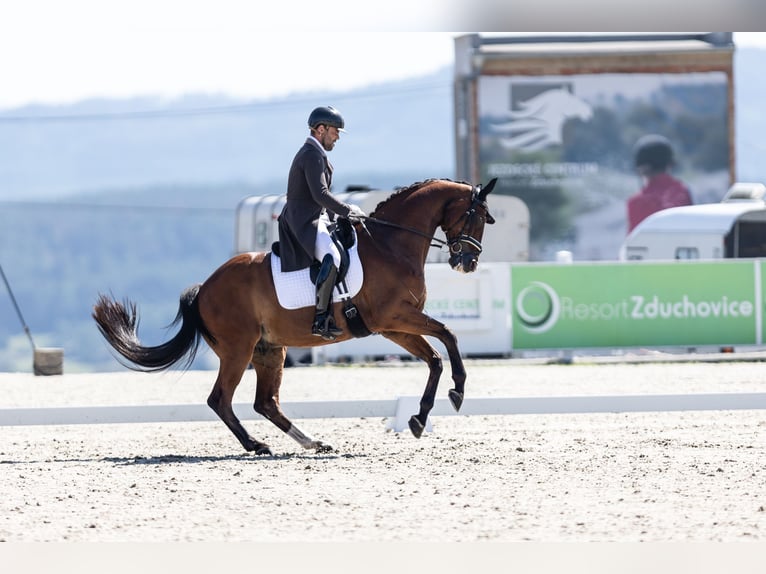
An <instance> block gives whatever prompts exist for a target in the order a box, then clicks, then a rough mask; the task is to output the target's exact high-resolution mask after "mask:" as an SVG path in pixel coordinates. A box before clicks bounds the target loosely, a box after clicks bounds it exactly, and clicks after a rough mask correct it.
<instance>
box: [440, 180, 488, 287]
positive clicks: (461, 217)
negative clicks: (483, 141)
mask: <svg viewBox="0 0 766 574" xmlns="http://www.w3.org/2000/svg"><path fill="white" fill-rule="evenodd" d="M496 182H497V178H495V179H493V180H491V181H490V182H489V183H488V184H487V185H486V186H485V187H482V186H481V185H478V186H476V187H474V188H472V189H471V190H470V195H466V197H464V198H461V199H459V200H456V201H453V202H451V204H450V205H449V206H448V207H447V213H446V214H445V218H444V224H443V225H442V229H443V230H444V233H445V235H446V236H447V245H448V246H449V252H450V258H449V264H450V266H451V267H452V268H453V269H455V270H456V271H460V272H461V273H471V272H473V271H476V267H477V266H478V265H479V255H480V254H481V238H482V237H483V235H484V226H485V225H486V224H490V225H491V224H493V223H495V219H494V217H492V216H491V215H490V213H489V208H488V207H487V196H488V195H489V192H490V191H492V188H494V187H495V183H496Z"/></svg>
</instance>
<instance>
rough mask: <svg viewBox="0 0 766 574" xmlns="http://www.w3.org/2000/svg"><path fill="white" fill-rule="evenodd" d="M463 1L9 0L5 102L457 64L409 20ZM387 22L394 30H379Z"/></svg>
mask: <svg viewBox="0 0 766 574" xmlns="http://www.w3.org/2000/svg"><path fill="white" fill-rule="evenodd" d="M459 2H460V0H425V1H424V0H420V1H412V0H410V1H409V2H402V1H400V0H388V2H387V3H386V4H385V8H384V9H378V10H376V11H375V13H374V14H373V16H374V17H373V18H372V19H371V18H370V17H369V16H365V15H364V13H363V9H365V7H367V8H369V7H370V6H372V5H368V4H367V3H366V2H361V1H358V0H356V1H354V2H337V1H335V2H327V0H326V1H325V3H322V4H320V3H316V2H304V1H303V0H301V1H299V2H295V1H291V0H281V1H280V2H275V1H270V0H269V1H268V2H263V1H261V0H215V2H209V1H208V0H130V1H129V2H123V1H122V0H67V1H61V2H58V1H55V0H25V1H23V2H6V3H3V7H2V8H0V78H1V79H2V84H1V85H0V110H4V109H13V108H16V107H21V106H24V105H28V104H67V103H73V102H77V101H81V100H83V99H88V98H102V97H103V98H127V97H132V96H159V97H163V98H168V99H172V98H176V97H180V96H182V95H184V94H189V93H195V94H216V95H218V94H221V95H228V96H231V97H235V98H243V99H244V98H247V99H252V98H272V97H281V96H285V95H287V94H291V93H305V92H310V91H319V90H322V91H324V90H332V91H335V90H339V91H344V90H348V89H353V88H359V87H362V86H366V85H370V84H375V83H379V82H387V81H392V80H401V79H407V78H415V77H419V76H423V75H426V74H428V73H430V72H434V71H436V70H439V69H442V68H444V67H445V66H448V65H451V64H452V63H453V61H454V37H455V36H457V35H460V34H461V32H438V31H435V32H428V31H425V32H424V31H416V30H409V29H407V26H406V25H403V24H402V22H404V23H407V22H409V23H410V24H411V27H412V28H417V27H418V25H419V24H420V25H421V27H424V26H422V25H423V24H426V25H428V24H430V23H432V22H434V20H433V18H431V16H430V14H433V13H439V11H440V10H442V11H443V10H444V8H445V6H446V7H450V6H453V7H454V6H455V5H457V4H456V3H459ZM338 5H342V6H341V7H342V8H344V11H342V12H337V11H336V9H337V8H338ZM403 5H406V10H407V17H406V18H403V17H402V9H403V8H404V7H405V6H403ZM211 6H215V8H214V9H213V8H211ZM265 12H268V13H267V14H265ZM339 13H340V14H342V16H339V15H338V14H339ZM286 23H289V25H288V24H286ZM436 23H438V21H437V22H436ZM387 25H388V27H389V28H390V29H394V30H396V31H393V32H389V31H380V30H378V28H384V27H386V26H387ZM425 27H427V26H425ZM735 43H737V45H739V46H760V47H764V48H766V33H760V32H748V33H736V34H735Z"/></svg>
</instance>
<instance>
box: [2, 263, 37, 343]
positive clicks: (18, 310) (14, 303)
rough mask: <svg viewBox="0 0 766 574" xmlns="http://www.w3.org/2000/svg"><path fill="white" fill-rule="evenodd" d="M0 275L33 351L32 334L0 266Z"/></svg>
mask: <svg viewBox="0 0 766 574" xmlns="http://www.w3.org/2000/svg"><path fill="white" fill-rule="evenodd" d="M0 275H2V277H3V282H4V283H5V286H6V287H7V288H8V294H9V295H10V296H11V302H12V303H13V306H14V307H15V308H16V314H17V315H18V316H19V320H20V321H21V326H22V327H24V332H25V333H26V334H27V337H28V338H29V342H30V343H31V345H32V351H34V350H35V348H36V347H35V342H34V341H33V340H32V333H31V332H30V331H29V327H27V324H26V322H24V316H23V315H22V314H21V309H19V305H18V303H16V297H14V296H13V290H11V284H10V283H8V279H7V278H6V276H5V272H4V271H3V266H2V265H0Z"/></svg>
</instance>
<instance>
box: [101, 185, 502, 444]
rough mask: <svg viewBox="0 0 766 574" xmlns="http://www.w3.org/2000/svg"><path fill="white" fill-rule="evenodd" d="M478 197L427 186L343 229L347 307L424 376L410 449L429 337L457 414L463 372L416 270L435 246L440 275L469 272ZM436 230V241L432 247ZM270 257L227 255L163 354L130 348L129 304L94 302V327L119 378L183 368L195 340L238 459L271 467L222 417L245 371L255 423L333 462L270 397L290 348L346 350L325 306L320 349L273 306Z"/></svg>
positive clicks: (133, 339)
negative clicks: (212, 369)
mask: <svg viewBox="0 0 766 574" xmlns="http://www.w3.org/2000/svg"><path fill="white" fill-rule="evenodd" d="M495 181H496V180H495V179H493V180H492V181H490V182H489V183H488V184H487V185H486V186H485V187H482V186H480V185H479V186H473V185H471V184H468V183H463V182H456V181H452V180H449V179H430V180H426V181H422V182H418V183H415V184H413V185H411V186H409V187H406V188H403V189H400V190H398V191H395V192H394V193H392V194H391V195H390V196H389V197H388V198H387V199H385V200H384V201H382V202H381V203H379V204H378V205H377V207H376V208H375V210H374V211H373V212H372V213H370V215H369V216H367V217H364V218H362V219H359V220H356V221H354V222H353V226H354V228H355V230H356V232H357V233H356V237H357V242H358V244H357V245H358V252H359V258H360V260H361V263H362V269H363V274H364V283H363V285H362V287H361V289H360V291H359V292H358V293H357V294H356V295H355V296H354V297H353V299H352V302H353V303H354V304H355V305H356V307H357V310H358V313H359V315H360V316H361V317H362V318H363V320H364V324H365V325H366V326H367V328H368V330H369V331H370V332H371V333H377V334H380V335H382V336H383V337H385V338H387V339H390V340H391V341H393V342H394V343H396V344H397V345H399V346H401V347H402V348H403V349H405V350H406V351H408V352H409V353H411V354H412V355H414V356H415V357H418V358H419V359H421V360H423V361H424V362H425V363H426V364H427V365H428V371H429V373H428V382H427V383H426V387H425V391H424V393H423V395H422V398H421V400H420V410H419V412H418V413H417V414H415V415H413V416H412V418H411V419H410V421H409V427H410V430H411V431H412V433H413V435H414V436H415V437H417V438H420V436H421V435H422V433H423V430H424V429H425V426H426V421H427V418H428V414H429V412H430V411H431V409H432V408H433V405H434V401H435V397H436V390H437V386H438V384H439V378H440V377H441V374H442V369H443V367H442V358H441V355H440V354H439V352H438V351H436V349H434V348H433V347H432V346H431V344H430V343H429V342H428V341H427V340H426V339H425V337H426V336H429V337H435V338H436V339H438V340H439V341H441V342H442V344H443V345H444V346H445V347H446V349H447V353H448V354H449V360H450V366H451V370H452V379H453V380H454V383H455V387H454V389H451V390H450V391H449V393H448V396H449V400H450V402H451V403H452V406H453V407H454V408H455V410H459V409H460V407H461V405H462V403H463V396H464V389H465V380H466V372H465V368H464V366H463V361H462V358H461V356H460V351H459V349H458V344H457V338H456V337H455V335H454V334H453V333H452V332H451V331H450V330H449V329H448V328H447V327H446V326H445V325H444V324H442V323H441V322H439V321H437V320H435V319H433V318H432V317H429V316H428V315H426V314H425V313H424V312H423V308H424V305H425V301H426V282H425V262H426V256H427V253H428V249H429V248H430V247H431V246H433V244H434V242H437V243H440V244H441V245H442V246H448V247H449V251H450V259H449V263H450V266H451V267H452V268H453V269H455V270H456V271H458V272H462V273H470V272H472V271H475V270H476V267H477V265H478V259H479V254H480V253H481V239H482V236H483V233H484V226H485V224H491V223H494V218H493V217H492V216H491V215H490V213H489V210H488V206H487V201H486V200H487V195H488V194H489V193H490V191H492V188H493V187H494V185H495ZM439 227H440V228H441V229H442V230H443V231H444V234H445V236H446V241H444V240H440V239H436V238H435V237H434V232H435V231H436V229H437V228H439ZM271 255H272V252H271V251H268V252H257V253H256V252H251V253H242V254H239V255H235V256H234V257H232V258H231V259H229V260H228V261H227V262H225V263H224V264H223V265H221V266H220V267H219V268H218V269H217V270H215V271H214V272H213V274H212V275H210V277H208V278H207V280H205V282H204V283H201V284H198V285H194V286H192V287H189V288H187V289H186V290H185V291H184V292H183V293H182V294H181V297H180V303H179V309H178V314H177V315H176V318H175V321H174V322H173V325H177V324H178V323H179V322H180V328H179V330H178V332H177V333H176V334H175V335H174V336H173V337H172V338H171V339H170V340H169V341H167V342H165V343H163V344H160V345H157V346H144V345H142V344H141V342H140V340H139V338H138V332H137V330H138V322H139V321H138V316H137V310H136V304H135V303H132V302H131V301H130V300H128V299H125V300H124V301H123V302H118V301H116V300H114V299H113V298H110V297H108V296H106V295H103V294H100V295H99V297H98V300H97V302H96V304H95V306H94V308H93V318H94V320H95V321H96V323H97V325H98V328H99V330H100V332H101V334H102V335H103V336H104V337H105V338H106V340H107V342H108V343H109V344H110V345H111V347H112V348H113V349H114V350H115V351H116V352H117V353H118V355H119V356H117V357H116V358H117V360H118V361H120V363H122V364H123V365H124V366H126V367H128V368H131V369H134V370H137V371H144V372H151V371H162V370H165V369H168V368H170V367H171V366H173V365H176V364H178V363H183V364H184V366H185V368H188V367H189V366H190V365H191V363H192V361H193V360H194V357H195V354H196V352H197V349H198V347H199V345H200V342H201V340H204V341H205V342H206V343H207V344H208V346H210V348H211V349H212V350H213V351H214V352H215V354H216V355H217V356H218V359H219V361H220V364H219V369H218V377H217V378H216V381H215V384H214V386H213V389H212V391H211V393H210V396H209V397H208V399H207V404H208V406H210V408H212V409H213V411H215V413H216V414H217V415H218V416H219V417H220V418H221V420H222V421H223V422H224V423H225V424H226V426H227V427H228V428H229V429H230V430H231V432H232V433H233V434H234V436H236V437H237V439H238V440H239V442H240V443H241V444H242V446H243V447H244V448H245V450H246V451H248V452H254V453H255V454H259V455H264V454H265V455H271V454H272V453H271V449H270V448H269V446H268V444H266V443H264V442H261V441H259V440H256V439H254V438H253V437H251V436H250V435H249V434H248V432H247V430H245V428H244V427H243V426H242V423H241V422H240V420H239V419H238V418H237V416H236V415H235V413H234V410H233V409H232V398H233V396H234V391H235V389H236V388H237V385H239V383H240V380H241V379H242V376H243V375H244V373H245V371H246V370H247V368H248V366H249V365H252V367H253V369H254V370H255V374H256V377H257V379H256V380H257V382H256V390H255V402H254V405H253V408H254V409H255V412H257V413H258V414H259V415H261V416H263V417H264V418H266V419H267V420H269V421H271V422H272V423H273V424H274V425H275V426H276V427H277V428H279V429H280V430H281V431H283V432H284V433H286V434H287V435H288V436H290V437H291V438H293V439H294V440H295V441H297V442H298V443H299V444H300V445H301V446H302V447H303V448H305V449H315V451H316V452H329V451H333V450H334V449H333V447H331V446H330V445H328V444H326V443H324V442H322V441H320V440H315V439H313V438H311V437H310V436H308V435H306V434H304V433H303V432H301V430H299V429H298V427H296V426H295V425H294V424H293V423H292V422H291V421H290V420H289V419H288V418H287V417H286V416H285V414H284V413H283V412H282V409H281V408H280V405H279V388H280V385H281V383H282V373H283V369H284V362H285V357H286V352H287V347H288V346H294V347H313V346H318V345H324V344H330V343H332V342H341V341H344V340H348V339H350V338H352V335H351V334H350V331H349V324H348V322H347V318H346V316H345V314H344V313H343V312H339V311H341V309H340V308H339V306H340V303H338V302H336V303H334V304H333V307H334V314H335V318H336V321H337V324H338V326H339V327H340V328H341V329H343V334H342V335H341V336H339V337H338V339H337V340H336V341H332V342H328V341H325V340H324V339H321V338H319V337H316V336H313V335H312V334H311V324H312V321H313V318H314V307H313V306H312V307H301V308H298V309H291V310H288V309H285V308H283V307H281V306H280V304H279V301H278V298H277V293H276V290H275V287H274V280H273V276H272V270H271V265H270V257H271Z"/></svg>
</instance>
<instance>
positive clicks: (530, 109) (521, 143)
mask: <svg viewBox="0 0 766 574" xmlns="http://www.w3.org/2000/svg"><path fill="white" fill-rule="evenodd" d="M518 106H519V109H518V110H513V111H511V112H510V114H509V118H510V121H507V122H503V123H501V124H494V125H492V126H491V128H492V129H493V130H494V131H496V132H499V133H505V134H508V135H507V137H503V138H502V139H501V140H500V143H501V144H502V145H503V146H504V147H506V148H508V149H519V150H523V151H538V150H541V149H543V148H546V147H548V146H551V145H556V144H560V143H562V141H563V140H562V131H563V128H564V122H566V121H567V120H568V119H570V118H577V119H580V120H584V121H587V120H589V119H590V118H591V117H593V110H592V108H591V107H590V105H589V104H588V103H586V102H585V101H583V100H581V99H580V98H578V97H577V96H575V95H574V94H572V93H571V92H570V91H569V90H566V89H564V88H554V89H550V90H546V91H544V92H542V93H540V94H537V95H536V96H534V97H531V98H529V99H527V100H524V101H522V102H520V103H519V104H518Z"/></svg>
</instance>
